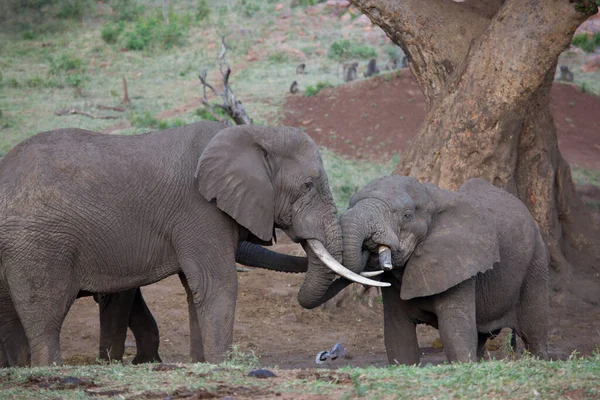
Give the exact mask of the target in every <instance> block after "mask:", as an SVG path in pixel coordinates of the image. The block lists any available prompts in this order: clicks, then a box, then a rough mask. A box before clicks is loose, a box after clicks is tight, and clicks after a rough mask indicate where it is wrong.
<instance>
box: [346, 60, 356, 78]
mask: <svg viewBox="0 0 600 400" xmlns="http://www.w3.org/2000/svg"><path fill="white" fill-rule="evenodd" d="M357 70H358V63H357V62H353V63H346V64H344V82H351V81H353V80H355V79H357V78H358V73H357Z"/></svg>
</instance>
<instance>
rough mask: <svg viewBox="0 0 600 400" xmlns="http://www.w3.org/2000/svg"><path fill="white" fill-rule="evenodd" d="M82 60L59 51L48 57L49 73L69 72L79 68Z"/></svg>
mask: <svg viewBox="0 0 600 400" xmlns="http://www.w3.org/2000/svg"><path fill="white" fill-rule="evenodd" d="M82 65H83V60H82V59H81V58H78V57H74V56H73V55H71V54H69V53H60V54H58V55H56V56H55V57H53V58H51V59H50V73H52V74H57V73H60V72H70V71H75V70H78V69H81V67H82Z"/></svg>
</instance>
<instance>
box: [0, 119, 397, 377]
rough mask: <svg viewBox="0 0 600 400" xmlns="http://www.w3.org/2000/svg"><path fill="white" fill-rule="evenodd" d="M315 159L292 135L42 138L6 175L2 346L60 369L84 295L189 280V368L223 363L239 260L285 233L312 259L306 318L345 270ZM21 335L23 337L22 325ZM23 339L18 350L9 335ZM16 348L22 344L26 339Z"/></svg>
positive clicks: (236, 131) (17, 154)
mask: <svg viewBox="0 0 600 400" xmlns="http://www.w3.org/2000/svg"><path fill="white" fill-rule="evenodd" d="M336 214H337V210H336V207H335V204H334V201H333V198H332V195H331V192H330V189H329V185H328V181H327V175H326V173H325V170H324V168H323V162H322V160H321V157H320V154H319V151H318V148H317V146H316V144H315V143H314V142H313V141H312V139H310V137H309V136H308V135H307V134H306V133H305V132H303V131H302V130H300V129H295V128H289V127H263V126H256V125H248V126H233V127H228V126H227V125H224V124H221V123H217V122H209V121H202V122H198V123H195V124H190V125H186V126H183V127H179V128H173V129H167V130H163V131H155V132H149V133H146V134H141V135H134V136H126V135H105V134H101V133H97V132H91V131H86V130H82V129H58V130H54V131H48V132H43V133H39V134H37V135H35V136H32V137H30V138H28V139H26V140H24V141H23V142H21V143H19V144H18V145H17V146H15V147H14V148H13V149H12V150H11V151H9V152H8V153H7V154H6V156H5V157H4V158H3V159H2V161H0V336H1V337H2V341H3V346H4V347H5V348H6V347H7V346H9V345H14V344H17V345H21V344H23V342H28V343H29V348H30V351H31V365H32V366H46V365H52V364H61V363H62V358H61V353H60V343H59V337H60V329H61V326H62V323H63V321H64V318H65V316H66V314H67V312H68V310H69V308H70V306H71V305H72V303H73V301H74V300H75V298H76V297H77V295H78V294H79V293H80V292H86V293H114V292H119V291H124V290H128V289H133V288H136V287H140V286H144V285H148V284H151V283H154V282H157V281H159V280H161V279H164V278H166V277H168V276H170V275H173V274H176V273H180V272H182V273H183V274H185V278H186V281H185V282H184V284H185V286H186V292H187V293H188V301H189V309H190V311H192V312H191V313H190V320H191V322H190V324H192V323H193V324H194V325H193V326H198V327H199V328H198V333H199V335H198V336H197V337H195V346H194V343H192V345H193V346H194V350H193V352H194V357H193V359H194V360H195V361H206V362H211V363H218V362H220V361H222V360H224V358H225V356H226V354H227V351H228V349H229V347H230V345H231V342H232V335H233V318H234V312H235V301H236V297H237V276H236V268H235V252H236V249H237V247H238V243H239V242H240V241H243V240H247V241H251V242H255V243H260V244H265V243H271V242H272V238H273V232H274V229H275V228H276V227H277V228H280V229H282V230H283V231H284V232H285V233H286V234H287V235H288V236H289V237H290V238H291V239H292V240H294V241H295V242H299V243H300V244H301V245H302V246H303V248H304V250H305V251H306V253H307V258H308V266H307V272H306V275H305V279H304V281H303V283H302V285H301V287H300V290H299V292H298V301H299V302H300V304H301V305H304V306H308V307H310V306H312V305H313V304H318V303H319V302H322V297H323V296H324V295H325V293H326V291H327V289H328V287H329V285H330V283H331V282H332V281H334V280H335V278H336V276H337V275H341V276H345V277H346V278H348V279H352V280H355V281H356V282H360V283H364V284H371V285H374V286H387V285H389V284H388V283H383V282H379V281H375V280H372V279H369V278H367V277H364V276H361V275H358V274H355V273H353V272H352V271H350V270H348V269H346V268H344V267H343V266H342V264H340V261H341V260H342V242H341V228H340V224H339V221H338V219H337V215H336ZM19 324H21V325H19ZM19 329H24V332H25V337H15V335H11V333H10V332H17V331H19ZM21 336H22V335H21Z"/></svg>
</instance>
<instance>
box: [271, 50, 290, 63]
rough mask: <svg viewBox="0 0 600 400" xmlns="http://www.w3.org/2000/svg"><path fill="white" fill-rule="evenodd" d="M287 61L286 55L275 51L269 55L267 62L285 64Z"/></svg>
mask: <svg viewBox="0 0 600 400" xmlns="http://www.w3.org/2000/svg"><path fill="white" fill-rule="evenodd" d="M287 59H288V56H287V54H285V53H283V52H281V51H275V52H274V53H271V54H269V62H272V63H274V64H281V63H283V62H286V61H287Z"/></svg>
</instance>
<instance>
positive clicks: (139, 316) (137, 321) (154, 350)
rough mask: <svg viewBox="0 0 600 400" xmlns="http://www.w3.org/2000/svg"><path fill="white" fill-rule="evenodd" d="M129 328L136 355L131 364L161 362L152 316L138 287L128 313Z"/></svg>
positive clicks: (158, 337) (156, 331)
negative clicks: (133, 337)
mask: <svg viewBox="0 0 600 400" xmlns="http://www.w3.org/2000/svg"><path fill="white" fill-rule="evenodd" d="M129 329H131V332H133V336H135V344H136V348H137V351H136V355H135V358H134V359H133V361H132V363H133V364H142V363H152V362H162V360H161V359H160V357H159V355H158V346H159V344H160V336H159V332H158V325H157V324H156V320H155V319H154V316H153V315H152V313H151V312H150V310H149V309H148V306H147V305H146V302H145V301H144V297H143V296H142V291H141V289H140V288H137V289H136V290H135V297H134V299H133V306H132V307H131V314H130V315H129Z"/></svg>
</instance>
